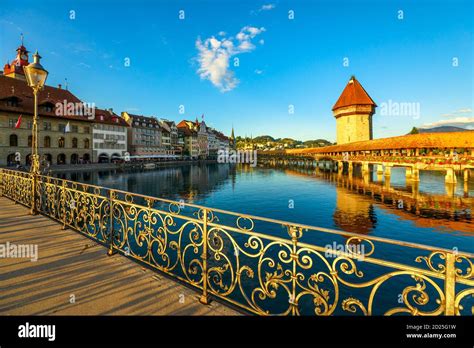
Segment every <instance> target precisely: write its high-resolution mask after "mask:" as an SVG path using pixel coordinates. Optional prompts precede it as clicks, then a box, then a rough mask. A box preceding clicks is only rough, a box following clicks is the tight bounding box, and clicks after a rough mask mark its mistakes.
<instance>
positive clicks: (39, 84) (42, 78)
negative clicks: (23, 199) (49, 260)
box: [23, 51, 48, 214]
mask: <svg viewBox="0 0 474 348" xmlns="http://www.w3.org/2000/svg"><path fill="white" fill-rule="evenodd" d="M40 59H41V56H40V55H39V54H38V51H36V52H35V54H34V55H33V63H31V64H29V65H27V66H25V67H24V68H23V69H24V71H25V76H26V80H27V82H28V86H30V87H31V88H32V89H33V95H34V114H33V127H32V129H31V135H32V137H31V138H32V141H31V169H30V172H31V174H32V179H33V180H32V182H33V187H32V204H31V213H32V214H35V213H36V180H37V175H38V174H39V168H40V163H39V155H38V92H39V91H41V90H42V89H43V87H44V83H45V82H46V78H47V77H48V72H47V71H46V70H45V69H44V68H43V66H42V65H41V64H40Z"/></svg>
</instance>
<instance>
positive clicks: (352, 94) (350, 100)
mask: <svg viewBox="0 0 474 348" xmlns="http://www.w3.org/2000/svg"><path fill="white" fill-rule="evenodd" d="M350 105H374V106H377V104H375V102H374V101H373V100H372V98H371V97H370V96H369V94H368V93H367V92H366V91H365V89H364V87H362V85H361V84H360V83H359V81H357V79H356V78H355V77H354V76H353V77H351V79H350V80H349V82H348V83H347V85H346V88H344V90H343V91H342V94H341V96H340V97H339V99H338V100H337V102H336V104H334V106H333V107H332V110H333V111H334V110H335V109H338V108H342V107H344V106H350Z"/></svg>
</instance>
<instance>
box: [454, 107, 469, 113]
mask: <svg viewBox="0 0 474 348" xmlns="http://www.w3.org/2000/svg"><path fill="white" fill-rule="evenodd" d="M471 112H472V109H471V108H465V109H459V110H458V111H456V114H470V113H471Z"/></svg>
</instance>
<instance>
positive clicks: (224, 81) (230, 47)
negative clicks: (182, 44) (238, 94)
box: [196, 26, 265, 92]
mask: <svg viewBox="0 0 474 348" xmlns="http://www.w3.org/2000/svg"><path fill="white" fill-rule="evenodd" d="M264 31H265V28H263V27H262V28H257V27H251V26H245V27H243V28H242V29H241V30H240V31H239V33H238V34H237V35H236V36H235V38H233V37H228V38H226V37H223V38H222V39H218V38H216V37H214V36H212V37H210V38H207V39H206V40H204V41H203V40H201V38H200V37H198V38H197V40H196V48H197V50H198V56H197V58H196V59H197V62H198V63H199V68H198V70H197V73H198V74H199V77H200V78H201V79H203V80H209V81H211V83H212V84H213V85H214V86H216V87H217V88H218V89H219V90H220V91H221V92H228V91H230V90H232V89H234V88H235V87H236V86H237V85H238V83H239V80H238V79H237V78H236V77H235V74H234V72H233V71H232V70H231V69H230V58H231V57H233V56H235V55H237V54H240V53H246V52H251V51H253V50H255V45H254V44H253V43H252V41H251V40H252V39H253V38H255V37H256V36H257V35H260V34H261V33H263V32H264ZM221 33H222V32H221ZM221 33H219V34H221ZM224 35H225V33H224ZM220 36H223V35H220Z"/></svg>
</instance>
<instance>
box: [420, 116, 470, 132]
mask: <svg viewBox="0 0 474 348" xmlns="http://www.w3.org/2000/svg"><path fill="white" fill-rule="evenodd" d="M439 126H453V127H462V128H466V129H474V117H456V118H452V119H449V120H439V121H435V122H432V123H426V124H424V125H422V126H421V127H420V128H432V127H439Z"/></svg>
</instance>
